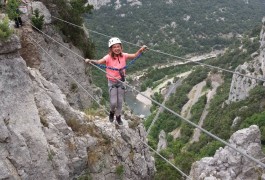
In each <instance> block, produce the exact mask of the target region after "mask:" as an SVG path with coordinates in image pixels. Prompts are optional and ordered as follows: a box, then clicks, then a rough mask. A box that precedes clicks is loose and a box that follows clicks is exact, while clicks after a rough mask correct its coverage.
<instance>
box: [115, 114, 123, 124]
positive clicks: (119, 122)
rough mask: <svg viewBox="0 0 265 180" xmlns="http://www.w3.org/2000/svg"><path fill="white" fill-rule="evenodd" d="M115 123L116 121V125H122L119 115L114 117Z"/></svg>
mask: <svg viewBox="0 0 265 180" xmlns="http://www.w3.org/2000/svg"><path fill="white" fill-rule="evenodd" d="M116 121H117V123H118V124H119V125H122V124H123V123H122V120H121V115H119V116H116Z"/></svg>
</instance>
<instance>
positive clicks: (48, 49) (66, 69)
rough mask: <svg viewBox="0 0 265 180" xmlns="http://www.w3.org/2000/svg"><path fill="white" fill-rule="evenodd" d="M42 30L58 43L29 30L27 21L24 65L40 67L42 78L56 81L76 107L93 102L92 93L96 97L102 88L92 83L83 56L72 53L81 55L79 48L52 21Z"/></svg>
mask: <svg viewBox="0 0 265 180" xmlns="http://www.w3.org/2000/svg"><path fill="white" fill-rule="evenodd" d="M41 7H42V6H41ZM44 7H45V6H44ZM25 18H26V17H25ZM43 32H44V33H46V34H48V36H50V37H51V38H53V39H54V40H56V41H57V42H58V43H60V44H58V43H57V42H55V41H54V40H53V39H51V38H50V37H48V36H45V35H43V34H42V33H39V32H37V31H35V30H32V28H31V25H30V24H26V25H25V26H23V28H22V32H21V33H20V34H21V37H20V39H21V44H22V49H21V50H20V54H21V56H22V57H23V59H24V60H25V61H26V63H27V66H29V67H31V68H36V69H39V70H40V72H41V74H42V76H44V77H45V79H47V80H49V81H51V82H53V83H55V84H57V85H58V86H59V88H60V89H61V91H62V92H63V93H64V94H65V95H66V97H67V101H68V102H69V103H70V105H71V106H72V107H74V108H75V109H87V108H89V107H90V106H91V104H92V103H93V99H92V98H91V97H93V98H94V99H96V100H98V101H99V100H100V98H101V95H102V91H101V89H100V88H98V87H96V86H95V85H93V84H91V78H90V76H89V75H88V71H87V67H86V65H85V63H84V61H83V59H82V58H80V57H77V55H75V54H74V53H76V54H78V55H79V56H81V57H82V52H81V51H80V50H78V49H77V48H76V47H74V46H73V45H72V44H71V43H66V42H64V40H63V38H62V37H61V36H60V35H59V34H58V33H57V32H56V30H55V27H54V26H53V25H46V26H45V27H44V29H43ZM36 43H38V45H36ZM65 47H66V48H65ZM69 49H70V50H71V51H72V52H71V51H70V50H69ZM73 52H74V53H73Z"/></svg>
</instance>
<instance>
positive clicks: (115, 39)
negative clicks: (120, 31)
mask: <svg viewBox="0 0 265 180" xmlns="http://www.w3.org/2000/svg"><path fill="white" fill-rule="evenodd" d="M113 44H121V40H120V39H119V38H117V37H113V38H110V40H109V48H110V47H111V46H112V45H113Z"/></svg>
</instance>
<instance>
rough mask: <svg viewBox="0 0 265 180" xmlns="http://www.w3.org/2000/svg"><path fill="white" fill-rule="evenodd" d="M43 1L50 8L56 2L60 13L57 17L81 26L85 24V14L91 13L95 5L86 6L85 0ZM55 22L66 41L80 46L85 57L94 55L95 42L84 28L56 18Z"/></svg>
mask: <svg viewBox="0 0 265 180" xmlns="http://www.w3.org/2000/svg"><path fill="white" fill-rule="evenodd" d="M43 3H44V4H45V5H46V6H47V7H48V9H50V8H52V7H51V6H52V5H53V4H55V5H56V7H57V11H58V12H57V13H58V14H59V16H58V15H56V17H59V18H60V19H63V20H65V21H68V22H70V23H73V24H76V25H77V26H81V27H82V25H83V14H84V13H91V10H92V9H93V6H90V5H88V6H85V4H86V3H87V1H84V0H71V1H69V2H68V1H65V0H43ZM54 20H56V19H54ZM55 24H56V25H57V26H58V28H59V30H60V31H61V32H62V34H63V36H64V40H65V41H66V42H69V41H70V42H72V43H73V44H74V45H75V46H77V47H78V48H80V49H81V50H82V51H83V53H84V56H85V57H87V58H92V57H93V56H94V44H93V43H92V42H91V40H90V39H89V38H88V37H87V35H86V34H85V32H84V31H83V29H81V28H80V27H75V26H72V25H69V24H67V23H65V22H62V21H59V20H56V21H55Z"/></svg>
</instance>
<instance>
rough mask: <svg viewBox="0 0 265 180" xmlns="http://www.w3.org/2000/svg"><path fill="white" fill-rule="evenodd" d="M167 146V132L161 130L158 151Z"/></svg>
mask: <svg viewBox="0 0 265 180" xmlns="http://www.w3.org/2000/svg"><path fill="white" fill-rule="evenodd" d="M166 148H167V139H166V132H165V131H164V130H162V131H160V133H159V141H158V144H157V150H156V151H158V152H159V151H161V150H163V149H166Z"/></svg>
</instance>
